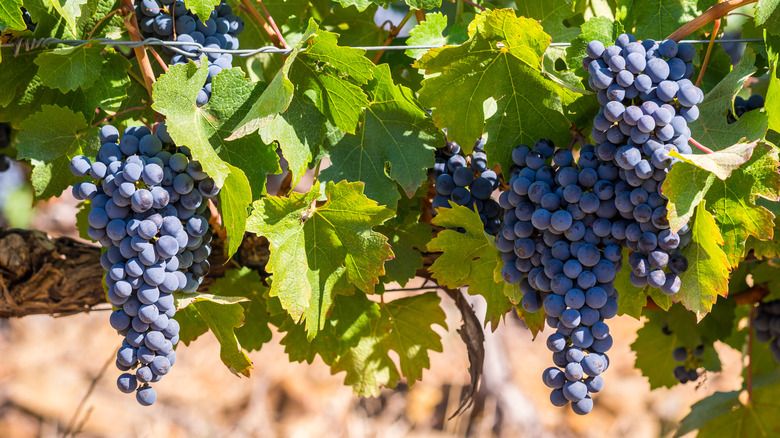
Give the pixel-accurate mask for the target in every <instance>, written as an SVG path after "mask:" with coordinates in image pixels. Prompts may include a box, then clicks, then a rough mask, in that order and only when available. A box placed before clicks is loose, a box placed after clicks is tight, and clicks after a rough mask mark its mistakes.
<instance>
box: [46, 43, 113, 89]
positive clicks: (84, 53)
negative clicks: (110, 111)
mask: <svg viewBox="0 0 780 438" xmlns="http://www.w3.org/2000/svg"><path fill="white" fill-rule="evenodd" d="M102 51H103V46H100V45H94V46H90V45H82V46H77V47H69V48H65V49H55V50H51V51H47V52H43V53H41V54H40V55H38V57H37V58H35V61H34V62H35V65H37V66H38V75H39V76H40V77H41V80H42V81H43V84H44V85H46V86H47V87H49V88H56V89H58V90H60V91H62V92H63V93H67V92H68V91H74V90H76V89H77V88H83V89H87V88H89V87H90V86H91V85H92V84H93V83H94V82H95V81H96V80H97V79H98V78H99V77H100V72H101V70H102V69H103V63H104V62H105V60H104V59H103V56H101V55H100V52H102Z"/></svg>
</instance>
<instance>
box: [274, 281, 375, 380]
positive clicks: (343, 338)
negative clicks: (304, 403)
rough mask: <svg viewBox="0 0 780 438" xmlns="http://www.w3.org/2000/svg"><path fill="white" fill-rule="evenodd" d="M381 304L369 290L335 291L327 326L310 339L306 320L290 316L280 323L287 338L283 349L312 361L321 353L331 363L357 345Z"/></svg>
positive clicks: (293, 356) (295, 357)
mask: <svg viewBox="0 0 780 438" xmlns="http://www.w3.org/2000/svg"><path fill="white" fill-rule="evenodd" d="M380 316H381V315H380V312H379V305H378V304H377V303H375V302H373V301H370V300H369V299H368V297H367V296H366V294H362V293H356V294H353V295H336V296H335V298H334V300H333V311H332V312H331V314H330V317H329V318H328V320H327V321H326V322H325V327H324V328H323V329H322V330H320V332H319V333H317V336H315V337H314V339H312V340H311V341H309V339H307V337H306V327H305V324H296V323H295V321H293V320H292V318H290V317H289V316H287V319H286V320H285V321H284V322H283V323H282V324H281V326H280V327H279V331H280V332H282V333H284V334H285V335H284V338H282V339H281V341H279V343H280V344H282V345H284V352H285V353H287V355H288V356H289V357H290V360H291V361H295V362H304V361H305V362H307V363H312V361H314V358H315V356H317V355H319V356H320V358H322V361H323V362H325V363H326V364H328V365H332V364H333V362H334V361H335V360H336V359H337V358H338V357H339V355H340V354H344V353H346V352H347V351H349V350H350V349H351V348H353V347H355V346H357V344H358V342H359V340H360V337H361V336H362V333H364V332H365V331H366V330H367V329H368V326H369V324H370V323H371V322H372V321H374V320H378V319H379V318H380Z"/></svg>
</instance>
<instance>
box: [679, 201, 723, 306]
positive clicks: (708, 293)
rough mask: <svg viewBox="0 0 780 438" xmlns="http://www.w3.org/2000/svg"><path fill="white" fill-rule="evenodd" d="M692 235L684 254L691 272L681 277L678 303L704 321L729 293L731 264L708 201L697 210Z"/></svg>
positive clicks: (692, 225)
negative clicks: (724, 250) (714, 305)
mask: <svg viewBox="0 0 780 438" xmlns="http://www.w3.org/2000/svg"><path fill="white" fill-rule="evenodd" d="M690 232H691V233H692V239H691V242H690V243H689V244H688V246H686V247H685V249H683V253H682V255H683V256H685V258H687V259H688V270H687V271H686V272H685V273H683V274H682V275H681V276H680V277H681V280H682V285H681V287H680V291H679V292H678V293H677V299H679V300H680V301H681V302H682V303H683V304H684V305H685V307H686V308H687V309H688V310H690V311H692V312H694V313H696V316H697V317H698V319H699V320H701V319H702V318H703V317H704V315H706V314H707V312H709V311H710V309H712V305H713V304H715V301H716V300H717V298H718V296H725V295H726V294H727V293H728V286H729V281H728V279H729V270H730V269H729V268H730V264H729V260H728V257H727V256H726V254H725V253H724V252H723V249H722V246H723V245H724V241H723V237H722V235H721V233H720V230H719V229H718V225H717V223H716V222H715V218H713V217H712V214H711V213H710V212H709V211H707V209H706V201H702V202H701V203H699V205H698V206H697V207H696V215H695V216H694V218H693V221H692V222H691V231H690Z"/></svg>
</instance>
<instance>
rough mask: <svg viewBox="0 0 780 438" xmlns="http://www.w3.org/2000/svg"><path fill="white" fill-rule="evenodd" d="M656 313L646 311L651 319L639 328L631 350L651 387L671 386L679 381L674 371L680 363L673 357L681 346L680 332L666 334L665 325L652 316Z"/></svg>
mask: <svg viewBox="0 0 780 438" xmlns="http://www.w3.org/2000/svg"><path fill="white" fill-rule="evenodd" d="M621 295H622V294H621ZM655 313H658V311H654V312H646V314H647V315H648V316H649V317H650V318H651V319H649V320H648V321H646V322H645V325H644V326H643V327H642V328H640V329H639V330H637V332H636V341H634V342H633V343H632V344H631V351H633V352H634V353H635V354H636V360H635V361H634V367H636V368H637V369H639V371H641V372H642V375H643V376H645V377H647V380H648V382H649V383H650V389H656V388H662V387H665V388H671V387H673V386H675V385H677V384H678V383H679V382H678V381H677V379H676V378H675V377H674V373H673V370H674V367H676V366H677V365H679V364H678V363H677V362H675V361H674V359H673V358H672V351H673V350H674V349H675V348H677V347H678V346H680V345H679V341H678V338H677V335H678V334H677V332H673V333H672V334H671V335H666V334H665V333H664V331H663V325H662V324H660V323H659V322H658V321H656V320H654V319H653V318H652V315H654V314H655Z"/></svg>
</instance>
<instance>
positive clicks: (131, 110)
mask: <svg viewBox="0 0 780 438" xmlns="http://www.w3.org/2000/svg"><path fill="white" fill-rule="evenodd" d="M145 109H146V107H145V106H135V107H132V108H128V109H126V110H122V111H119V112H116V113H114V114H112V115H110V116H108V117H106V118H105V119H103V120H98V121H97V122H95V123H93V124H92V126H100V125H102V124H103V123H105V122H107V121H109V120H111V119H113V118H114V117H117V116H121V115H122V114H127V113H131V112H133V111H143V110H145Z"/></svg>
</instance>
